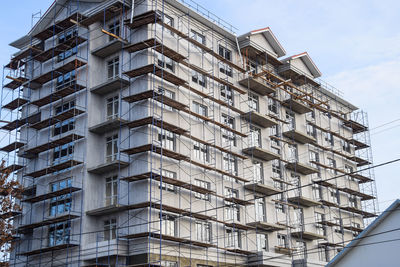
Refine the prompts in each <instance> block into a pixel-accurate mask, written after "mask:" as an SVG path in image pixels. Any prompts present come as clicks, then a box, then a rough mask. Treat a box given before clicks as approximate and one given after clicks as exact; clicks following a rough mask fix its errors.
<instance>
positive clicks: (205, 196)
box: [194, 179, 211, 201]
mask: <svg viewBox="0 0 400 267" xmlns="http://www.w3.org/2000/svg"><path fill="white" fill-rule="evenodd" d="M194 184H195V185H197V186H199V187H202V188H205V189H208V190H210V188H211V183H210V182H207V181H203V180H199V179H195V180H194ZM194 196H195V198H198V199H204V200H206V201H210V200H211V198H210V194H203V193H199V192H195V193H194Z"/></svg>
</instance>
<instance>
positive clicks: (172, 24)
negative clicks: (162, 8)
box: [163, 13, 174, 35]
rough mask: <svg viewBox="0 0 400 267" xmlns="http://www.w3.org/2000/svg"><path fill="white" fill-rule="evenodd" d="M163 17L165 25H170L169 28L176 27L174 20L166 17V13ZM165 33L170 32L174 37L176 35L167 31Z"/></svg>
mask: <svg viewBox="0 0 400 267" xmlns="http://www.w3.org/2000/svg"><path fill="white" fill-rule="evenodd" d="M163 16H164V20H163V22H164V25H168V26H171V27H174V19H173V18H172V17H170V16H168V15H166V14H165V13H163ZM163 29H164V28H163ZM165 31H166V32H169V33H170V34H171V35H174V33H173V32H172V31H170V30H165Z"/></svg>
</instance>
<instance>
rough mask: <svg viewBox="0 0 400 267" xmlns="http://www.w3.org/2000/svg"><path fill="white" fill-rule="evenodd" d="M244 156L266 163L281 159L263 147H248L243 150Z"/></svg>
mask: <svg viewBox="0 0 400 267" xmlns="http://www.w3.org/2000/svg"><path fill="white" fill-rule="evenodd" d="M242 151H243V153H244V154H246V155H248V156H249V157H254V158H258V159H261V160H264V161H271V160H275V159H279V158H280V157H281V156H280V155H278V154H276V153H274V152H271V151H268V150H266V149H263V148H261V147H257V146H254V147H248V148H245V149H243V150H242Z"/></svg>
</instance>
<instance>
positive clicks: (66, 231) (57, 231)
mask: <svg viewBox="0 0 400 267" xmlns="http://www.w3.org/2000/svg"><path fill="white" fill-rule="evenodd" d="M70 234H71V224H70V223H69V222H63V223H57V224H53V225H51V226H50V227H49V234H48V237H49V244H48V245H49V247H53V246H57V245H62V244H68V243H69V240H70Z"/></svg>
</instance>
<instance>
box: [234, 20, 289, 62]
mask: <svg viewBox="0 0 400 267" xmlns="http://www.w3.org/2000/svg"><path fill="white" fill-rule="evenodd" d="M255 34H262V35H263V36H264V37H265V39H267V41H268V42H269V43H270V45H271V46H272V48H273V49H274V50H275V52H276V54H277V56H278V57H282V56H284V55H286V51H285V49H284V48H283V47H282V45H281V44H280V43H279V41H278V39H277V38H276V36H275V35H274V34H273V32H272V31H271V29H270V27H266V28H262V29H258V30H254V31H250V32H248V33H245V34H242V35H240V36H239V37H238V38H243V37H248V36H250V35H255Z"/></svg>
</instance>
